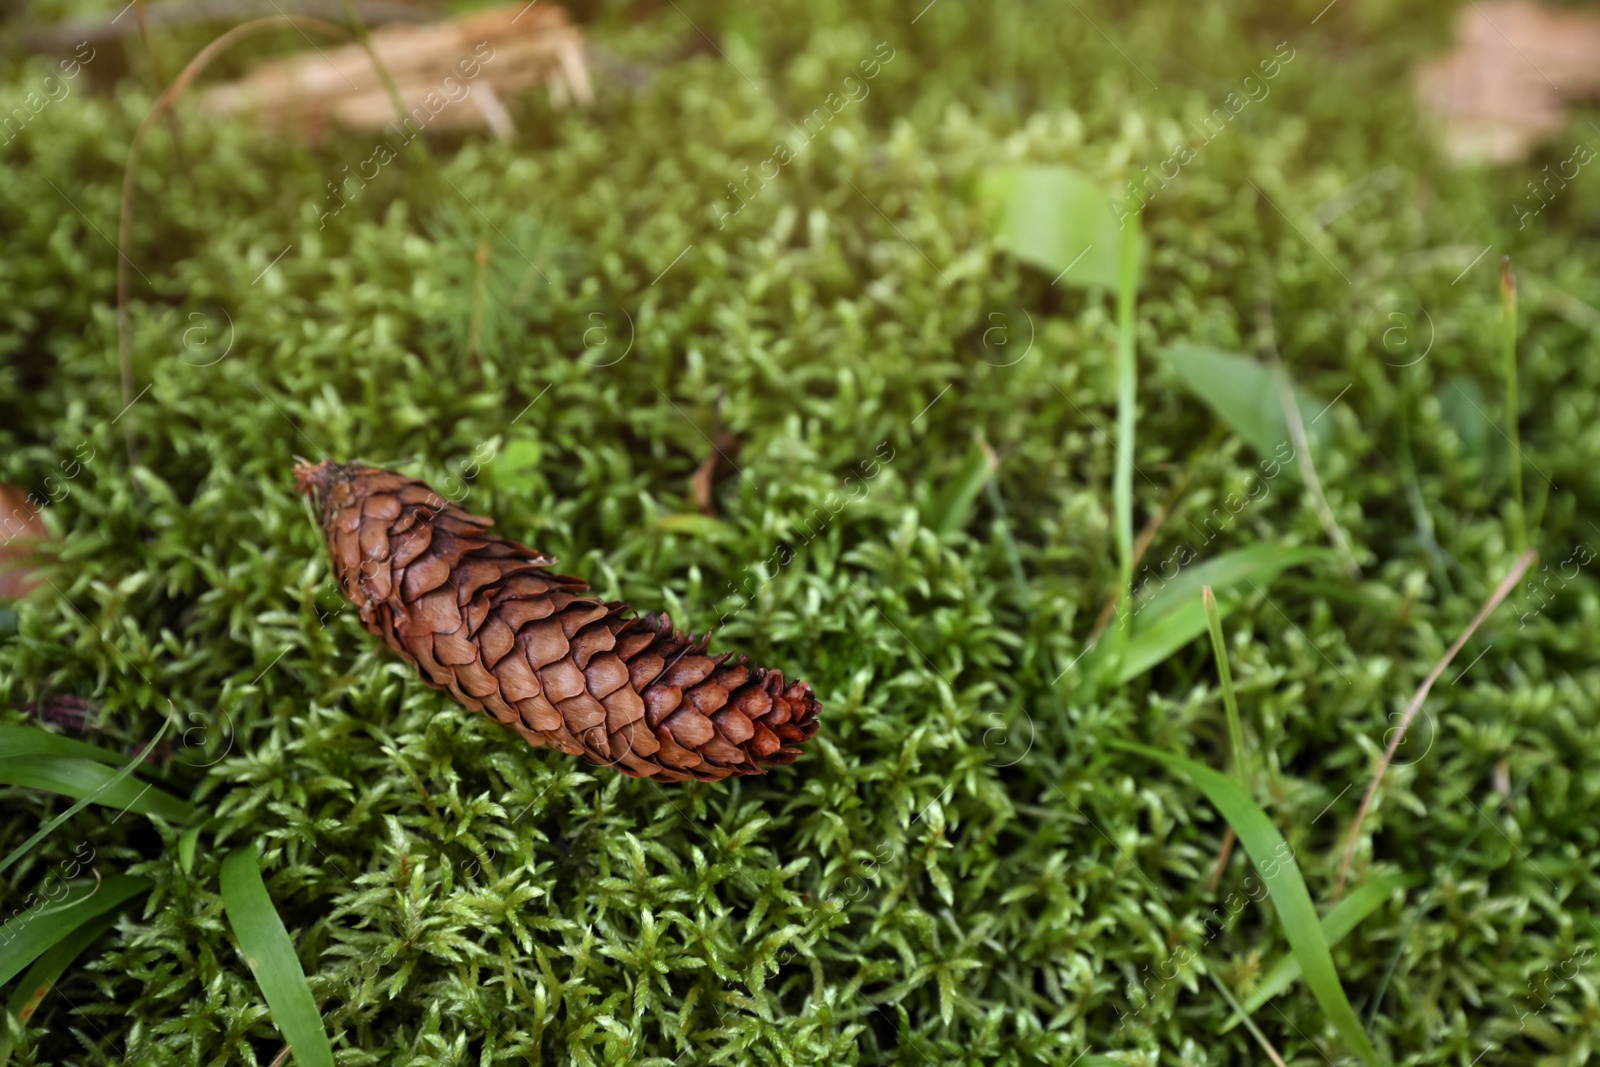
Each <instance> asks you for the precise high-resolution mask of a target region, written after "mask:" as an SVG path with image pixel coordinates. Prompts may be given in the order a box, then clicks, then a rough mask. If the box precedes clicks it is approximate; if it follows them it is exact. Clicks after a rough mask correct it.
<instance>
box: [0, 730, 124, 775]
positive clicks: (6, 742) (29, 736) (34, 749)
mask: <svg viewBox="0 0 1600 1067" xmlns="http://www.w3.org/2000/svg"><path fill="white" fill-rule="evenodd" d="M23 756H73V757H76V758H78V759H88V760H96V761H98V762H100V763H107V764H110V765H111V766H113V767H120V766H121V765H122V764H123V762H125V761H126V760H127V758H128V757H127V756H125V755H123V754H122V753H121V752H113V751H111V750H110V749H109V748H101V747H100V746H99V745H90V744H86V743H84V742H82V741H75V740H73V739H72V738H70V737H62V736H61V735H60V734H53V733H50V732H49V731H48V730H41V729H39V728H38V727H36V726H0V759H12V758H20V757H23Z"/></svg>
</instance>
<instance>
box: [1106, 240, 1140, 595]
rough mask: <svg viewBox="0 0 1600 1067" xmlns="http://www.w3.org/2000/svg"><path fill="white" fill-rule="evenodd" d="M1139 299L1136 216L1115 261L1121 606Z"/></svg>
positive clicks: (1127, 588)
mask: <svg viewBox="0 0 1600 1067" xmlns="http://www.w3.org/2000/svg"><path fill="white" fill-rule="evenodd" d="M1138 298H1139V212H1134V213H1133V214H1131V215H1129V216H1128V218H1127V220H1126V224H1125V225H1124V226H1123V227H1122V243H1121V248H1120V252H1119V255H1118V257H1117V469H1116V480H1115V481H1114V482H1113V484H1112V500H1113V503H1114V507H1115V511H1116V516H1117V558H1118V561H1119V563H1120V565H1121V574H1120V581H1119V582H1118V584H1119V585H1120V586H1121V588H1122V602H1123V603H1124V604H1126V603H1128V602H1129V598H1130V597H1131V596H1132V593H1133V443H1134V432H1133V431H1134V421H1135V419H1136V417H1137V411H1136V408H1135V404H1136V403H1137V401H1138V388H1139V368H1138V364H1137V362H1136V361H1135V358H1134V357H1135V348H1134V340H1135V330H1136V324H1135V319H1134V314H1135V310H1136V305H1137V302H1138Z"/></svg>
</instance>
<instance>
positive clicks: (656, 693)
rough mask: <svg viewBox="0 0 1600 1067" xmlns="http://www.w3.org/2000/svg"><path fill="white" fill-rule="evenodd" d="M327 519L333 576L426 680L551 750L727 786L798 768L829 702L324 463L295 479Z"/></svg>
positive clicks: (386, 484) (496, 539)
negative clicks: (744, 777) (777, 768)
mask: <svg viewBox="0 0 1600 1067" xmlns="http://www.w3.org/2000/svg"><path fill="white" fill-rule="evenodd" d="M294 476H295V485H296V487H297V488H298V489H299V490H300V492H302V493H305V494H307V495H311V496H313V498H314V499H315V500H317V501H318V503H319V504H320V505H321V508H322V525H323V529H324V530H325V531H326V532H327V535H328V548H329V551H330V553H331V555H332V557H333V570H334V575H335V577H337V578H338V580H339V584H340V586H341V587H342V588H343V589H344V593H345V595H346V596H347V597H349V598H350V601H351V602H352V603H353V604H355V605H356V607H357V608H359V609H360V615H361V624H362V626H364V627H366V629H367V630H368V632H370V633H373V634H376V635H377V636H378V637H381V638H383V639H384V641H385V642H387V643H388V645H389V647H390V648H392V649H394V650H395V651H396V652H398V653H400V655H401V656H403V657H404V658H405V659H406V660H407V661H408V662H410V663H411V665H412V666H413V667H416V668H417V669H418V670H419V671H420V672H421V674H422V678H423V681H425V682H427V683H428V684H429V685H431V686H433V687H434V688H435V689H444V690H448V691H449V693H450V695H451V696H453V697H455V698H456V699H457V700H459V701H460V702H461V703H463V704H465V705H466V706H467V707H469V708H473V709H475V710H478V711H483V712H487V713H488V714H489V715H492V716H493V717H494V718H495V719H496V720H498V721H499V722H501V723H503V724H505V725H507V726H510V727H511V728H512V729H514V730H516V731H517V732H518V733H519V734H521V735H522V736H523V739H524V740H526V741H527V742H528V744H530V745H534V746H536V747H537V746H539V745H550V746H551V747H553V748H557V749H560V750H561V751H562V752H566V753H569V754H571V755H574V756H586V757H588V758H589V759H591V760H593V761H594V762H596V763H603V764H606V765H608V766H612V767H615V768H616V769H617V770H619V771H621V772H622V773H624V774H627V775H632V776H633V777H636V778H654V779H656V780H657V781H668V782H678V781H684V780H686V779H689V778H698V779H699V780H701V781H703V782H711V781H716V780H718V779H720V778H726V777H728V776H729V775H734V774H760V773H761V772H762V771H763V770H765V769H766V765H768V764H775V763H791V762H793V761H794V758H795V757H796V756H798V755H799V754H800V749H799V748H798V747H796V746H798V745H800V744H801V743H802V742H805V741H808V740H810V738H811V736H812V735H813V734H815V733H816V732H817V725H818V724H817V715H818V714H819V713H820V712H821V710H822V705H821V704H819V703H818V702H817V699H816V697H815V696H814V695H813V694H812V692H811V687H810V686H808V685H806V684H805V683H804V682H791V683H789V684H788V685H785V684H784V681H783V675H782V674H781V673H780V672H778V671H767V670H763V669H762V668H760V667H752V666H747V665H746V663H745V658H744V657H743V656H738V657H734V655H733V654H732V653H725V654H723V655H721V656H717V657H711V656H708V655H706V654H705V652H706V643H705V642H703V641H700V640H698V639H697V638H695V637H693V636H692V635H690V634H685V633H683V632H681V631H678V630H674V629H673V628H672V620H671V619H669V618H668V617H667V616H666V615H664V614H663V615H660V616H654V615H644V616H638V617H635V616H632V615H630V614H628V613H629V611H630V609H629V608H628V606H627V605H626V604H622V603H618V602H615V601H611V602H607V601H602V600H600V599H599V598H598V597H592V596H585V595H583V594H584V593H585V591H587V589H588V588H589V587H588V586H587V585H586V584H585V583H584V582H583V581H581V580H580V579H577V578H568V577H566V576H564V575H560V574H552V573H550V571H549V570H548V568H549V567H550V566H551V565H552V564H553V563H554V562H555V560H553V559H551V558H550V557H549V556H546V555H544V554H542V553H540V552H536V551H534V550H533V549H531V548H527V547H525V546H523V545H520V544H518V543H517V542H515V541H509V540H507V539H506V538H503V537H501V536H500V535H498V534H496V533H493V532H491V531H490V529H489V527H490V526H492V525H494V523H493V521H492V520H490V519H485V518H480V517H479V516H476V515H470V514H468V513H467V512H466V511H464V510H463V509H461V508H459V507H456V506H455V505H454V504H451V503H449V502H448V501H446V500H444V499H443V498H442V497H440V496H439V495H438V494H437V493H435V492H434V491H433V490H431V489H429V488H428V487H427V486H426V485H424V484H423V483H422V482H419V481H416V480H415V479H413V478H407V477H406V476H405V475H403V474H396V473H395V472H393V471H386V470H378V469H376V468H374V467H364V466H360V465H357V464H349V465H341V464H337V463H332V462H329V461H326V460H324V461H323V462H322V463H319V464H316V465H315V466H313V465H311V464H309V463H303V464H301V465H299V466H298V467H296V468H295V472H294Z"/></svg>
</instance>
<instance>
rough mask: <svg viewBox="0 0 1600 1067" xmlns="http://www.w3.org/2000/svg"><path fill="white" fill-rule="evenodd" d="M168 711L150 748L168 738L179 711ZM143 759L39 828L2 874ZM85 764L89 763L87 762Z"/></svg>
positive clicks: (0, 865)
mask: <svg viewBox="0 0 1600 1067" xmlns="http://www.w3.org/2000/svg"><path fill="white" fill-rule="evenodd" d="M167 710H168V711H169V712H170V714H168V716H167V720H166V721H165V722H163V723H162V724H161V729H159V730H157V731H156V736H155V738H154V739H152V740H151V742H150V744H149V746H148V748H154V747H155V746H156V745H158V744H160V743H161V739H162V738H163V737H165V736H166V733H167V729H168V728H169V727H170V726H171V725H172V720H173V719H174V718H175V717H176V716H177V712H178V709H177V708H175V707H173V705H172V701H170V700H169V701H167ZM40 732H41V733H42V732H43V731H40ZM47 736H54V735H47ZM59 740H63V741H65V740H67V739H66V738H59ZM89 747H91V748H92V747H93V746H89ZM147 750H148V749H147ZM142 758H143V754H142V753H141V754H140V755H139V756H135V757H134V758H133V759H131V760H129V761H128V762H127V764H126V765H125V766H123V768H122V769H121V770H119V771H118V772H117V773H116V774H114V775H112V777H111V780H110V781H109V782H105V783H102V784H101V786H100V787H99V788H97V789H95V790H94V791H92V792H90V793H89V794H88V795H87V796H84V797H83V798H82V799H80V800H79V801H78V802H77V803H76V804H74V805H72V806H71V807H70V808H68V809H67V810H66V811H64V812H62V813H61V814H60V815H57V816H56V817H55V818H53V819H51V820H50V821H49V822H47V823H45V824H44V825H43V826H41V827H39V829H38V830H36V831H35V832H34V834H33V836H32V837H30V838H28V839H27V840H26V841H24V842H23V843H22V844H20V845H18V846H17V847H16V848H14V849H12V850H11V852H10V853H8V854H7V855H6V858H5V859H3V860H0V873H3V872H4V871H5V870H6V868H8V867H10V866H11V865H12V864H13V863H15V862H17V861H18V860H19V859H21V858H22V857H23V856H26V855H27V854H28V851H29V850H30V849H32V848H33V846H34V845H37V844H38V843H39V842H40V841H43V840H44V839H45V838H46V837H48V836H50V831H52V830H54V829H55V828H56V827H58V826H60V825H61V824H62V823H64V822H66V821H67V820H68V819H70V818H72V817H73V816H74V815H76V814H78V812H80V811H82V810H83V809H84V808H85V807H87V806H88V805H89V804H90V803H92V802H94V801H97V800H99V799H100V796H101V793H102V792H103V791H104V790H106V789H110V788H112V787H114V786H115V785H116V783H118V782H121V781H125V780H126V779H127V777H128V776H129V775H130V774H132V773H133V769H134V768H135V767H136V766H138V765H139V761H140V759H142ZM85 762H87V761H85ZM69 795H70V794H69ZM176 821H178V822H184V821H187V820H185V819H178V820H176Z"/></svg>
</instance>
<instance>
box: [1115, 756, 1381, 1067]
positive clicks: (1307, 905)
mask: <svg viewBox="0 0 1600 1067" xmlns="http://www.w3.org/2000/svg"><path fill="white" fill-rule="evenodd" d="M1106 744H1108V745H1109V746H1110V747H1112V748H1118V749H1124V750H1126V751H1128V752H1135V753H1138V754H1139V755H1141V756H1145V757H1148V758H1149V759H1153V760H1156V761H1157V762H1159V763H1163V764H1166V765H1167V766H1168V767H1171V768H1172V769H1174V770H1178V771H1182V772H1183V773H1184V774H1186V775H1188V777H1189V779H1190V781H1192V782H1194V784H1195V785H1196V786H1198V787H1199V789H1200V791H1201V792H1203V793H1204V794H1205V795H1206V798H1207V799H1208V800H1210V801H1211V803H1212V804H1213V805H1215V806H1216V808H1217V810H1218V811H1219V812H1221V813H1222V817H1223V818H1224V819H1227V820H1228V825H1229V826H1232V827H1233V831H1234V833H1235V834H1237V835H1238V837H1239V843H1240V844H1241V845H1243V846H1244V850H1245V852H1247V853H1249V855H1250V859H1251V861H1252V862H1254V863H1255V865H1256V870H1258V871H1259V872H1261V878H1262V881H1263V882H1265V883H1266V886H1267V893H1268V894H1269V895H1270V896H1271V897H1272V903H1273V904H1274V905H1275V906H1276V907H1277V910H1278V922H1279V924H1280V925H1281V926H1282V927H1283V932H1284V936H1285V937H1287V938H1288V940H1289V947H1290V948H1291V949H1293V950H1294V954H1295V957H1296V958H1297V959H1298V960H1299V961H1300V967H1301V969H1302V971H1303V972H1304V974H1305V979H1306V985H1308V986H1310V987H1311V992H1312V995H1313V996H1315V997H1316V998H1317V1003H1318V1004H1319V1005H1321V1007H1322V1011H1323V1013H1324V1014H1325V1015H1327V1016H1328V1020H1329V1021H1330V1022H1332V1023H1333V1026H1334V1029H1336V1030H1338V1031H1339V1034H1340V1035H1341V1036H1342V1037H1343V1038H1344V1040H1345V1043H1346V1044H1347V1045H1349V1046H1350V1048H1351V1050H1352V1051H1354V1052H1355V1053H1356V1055H1358V1056H1360V1057H1361V1059H1362V1060H1363V1061H1364V1062H1366V1063H1368V1064H1376V1063H1377V1062H1378V1052H1377V1050H1376V1049H1375V1048H1373V1047H1372V1042H1371V1041H1370V1040H1369V1039H1368V1038H1367V1034H1366V1031H1364V1030H1363V1029H1362V1028H1361V1021H1360V1020H1359V1019H1357V1018H1356V1013H1355V1010H1354V1009H1353V1008H1351V1007H1350V1000H1349V998H1348V997H1346V996H1345V992H1344V987H1343V986H1342V985H1340V984H1339V974H1338V971H1337V970H1336V969H1335V968H1334V965H1333V954H1332V953H1330V952H1329V951H1328V941H1327V939H1326V938H1325V937H1324V936H1323V933H1322V922H1321V920H1319V919H1318V917H1317V909H1316V907H1315V906H1314V905H1313V904H1312V903H1311V893H1310V892H1309V891H1308V890H1307V889H1306V882H1305V878H1303V877H1302V876H1301V874H1300V868H1299V867H1298V866H1297V865H1296V864H1295V862H1294V858H1293V855H1292V854H1291V853H1290V851H1289V845H1288V843H1287V842H1286V841H1284V839H1283V835H1282V834H1280V833H1278V828H1277V827H1275V826H1273V825H1272V820H1271V819H1269V818H1268V817H1267V813H1266V812H1265V811H1262V810H1261V808H1260V806H1259V805H1257V804H1256V802H1255V801H1253V800H1251V799H1250V795H1249V794H1248V793H1246V792H1245V791H1244V790H1243V789H1241V788H1240V787H1239V783H1237V782H1235V781H1234V780H1233V779H1231V778H1229V777H1228V776H1227V775H1224V774H1221V773H1219V772H1217V771H1214V770H1212V769H1211V768H1210V767H1207V766H1205V765H1204V764H1201V763H1196V762H1195V761H1193V760H1190V759H1184V758H1183V757H1182V756H1174V755H1172V754H1171V753H1169V752H1162V751H1160V750H1158V749H1153V748H1149V747H1147V746H1145V745H1135V744H1129V743H1127V742H1123V741H1108V742H1106Z"/></svg>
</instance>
